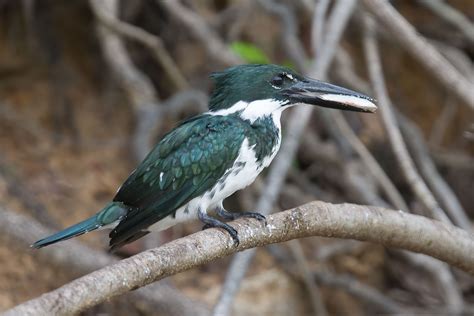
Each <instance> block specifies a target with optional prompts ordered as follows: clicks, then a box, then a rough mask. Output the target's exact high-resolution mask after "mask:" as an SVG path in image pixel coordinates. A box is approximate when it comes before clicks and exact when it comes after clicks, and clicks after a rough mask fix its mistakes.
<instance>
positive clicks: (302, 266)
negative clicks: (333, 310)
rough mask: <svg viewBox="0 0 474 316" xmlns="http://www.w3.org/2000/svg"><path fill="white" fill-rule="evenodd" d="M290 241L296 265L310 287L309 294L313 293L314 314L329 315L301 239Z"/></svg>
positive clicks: (306, 284) (307, 286)
mask: <svg viewBox="0 0 474 316" xmlns="http://www.w3.org/2000/svg"><path fill="white" fill-rule="evenodd" d="M288 243H289V246H290V250H291V253H292V255H293V257H294V258H295V259H296V267H297V270H299V274H300V277H301V278H302V279H303V282H304V284H305V286H306V288H307V289H308V292H309V294H310V295H311V296H310V298H311V304H312V307H313V312H314V315H317V316H327V315H328V311H327V310H326V306H325V305H324V301H323V299H322V295H321V290H320V289H319V285H318V284H317V283H316V282H314V279H313V275H312V273H311V269H310V268H309V264H308V261H307V259H306V256H305V254H304V251H303V247H302V246H301V243H300V242H299V240H290V241H289V242H288Z"/></svg>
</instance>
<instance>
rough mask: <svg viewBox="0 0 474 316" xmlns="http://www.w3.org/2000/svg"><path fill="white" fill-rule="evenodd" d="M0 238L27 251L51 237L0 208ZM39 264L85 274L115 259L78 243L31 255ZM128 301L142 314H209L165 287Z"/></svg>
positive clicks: (154, 286)
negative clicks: (40, 262) (35, 255)
mask: <svg viewBox="0 0 474 316" xmlns="http://www.w3.org/2000/svg"><path fill="white" fill-rule="evenodd" d="M0 231H1V232H2V234H1V235H0V238H4V239H7V240H10V242H11V243H12V244H14V245H15V247H18V249H23V250H25V251H34V250H30V248H29V247H30V245H31V243H32V242H33V241H35V240H38V239H40V238H42V237H44V236H48V235H51V233H52V230H50V229H48V228H46V227H44V226H43V225H41V224H40V223H38V222H37V221H36V220H34V219H33V218H29V217H25V216H23V215H20V214H17V213H14V212H12V211H9V210H7V209H5V208H3V207H1V206H0ZM35 253H36V254H37V255H38V257H39V258H41V260H44V262H49V263H52V264H54V265H55V266H58V267H65V268H66V269H68V271H71V274H75V275H78V274H85V273H90V272H91V271H94V270H98V269H101V268H103V267H104V266H108V265H112V264H115V263H117V262H119V261H118V260H117V258H115V257H113V256H111V255H108V254H106V253H104V252H103V251H99V250H96V249H93V248H91V247H88V246H86V245H84V244H82V243H81V242H79V241H78V240H69V241H67V242H64V243H60V244H57V245H56V246H54V247H48V248H44V249H43V250H41V251H35ZM130 295H131V298H132V299H133V300H134V301H135V302H142V304H140V305H141V306H143V307H144V308H145V309H146V310H151V311H153V312H155V313H156V312H160V313H163V314H166V315H207V314H208V313H209V311H208V310H207V309H206V308H205V307H204V306H203V305H202V304H200V303H198V302H195V301H192V300H190V299H189V298H187V297H186V296H185V295H183V294H182V293H181V292H179V291H178V290H176V289H175V288H173V287H171V286H169V285H167V284H159V283H156V284H151V285H150V286H147V287H144V288H141V289H139V290H137V291H134V292H131V293H130Z"/></svg>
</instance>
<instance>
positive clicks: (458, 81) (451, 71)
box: [363, 0, 474, 108]
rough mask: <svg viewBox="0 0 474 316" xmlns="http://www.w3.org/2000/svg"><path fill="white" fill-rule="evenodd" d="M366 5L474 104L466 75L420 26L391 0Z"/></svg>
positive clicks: (439, 76)
mask: <svg viewBox="0 0 474 316" xmlns="http://www.w3.org/2000/svg"><path fill="white" fill-rule="evenodd" d="M363 3H364V4H365V7H366V8H367V9H368V10H369V11H370V12H371V13H372V14H373V15H374V16H376V17H377V20H378V21H379V22H380V23H381V24H383V25H385V26H386V27H387V28H388V29H389V30H391V31H392V34H393V35H394V36H395V38H397V39H398V41H399V42H400V43H401V44H402V45H403V46H404V47H405V48H406V49H407V51H408V52H409V53H410V54H411V55H412V56H413V57H414V58H415V59H416V60H418V61H419V62H420V64H422V65H423V66H425V67H426V69H427V70H429V71H430V72H431V73H432V74H433V76H434V77H435V78H437V79H438V80H439V81H440V82H441V83H443V84H444V85H445V86H446V88H448V90H449V91H452V92H454V93H455V94H456V95H457V96H458V97H459V98H460V99H462V100H464V102H466V104H467V105H468V106H470V107H471V108H474V89H472V83H470V82H469V81H468V80H467V79H466V78H465V77H464V76H462V75H461V74H460V73H459V72H458V71H457V70H456V68H454V67H453V66H452V65H451V64H450V63H449V62H448V61H447V60H446V59H445V58H444V57H443V56H442V55H441V54H440V53H439V52H438V51H437V50H436V48H434V47H433V46H432V45H431V44H429V43H428V42H427V41H426V39H424V38H423V37H421V36H420V35H419V34H418V33H417V31H416V29H415V28H414V27H413V26H412V25H411V24H410V23H408V22H407V21H406V20H405V19H404V18H403V16H401V15H400V13H398V12H397V11H396V10H395V9H394V8H393V7H392V6H391V5H390V3H388V1H385V0H383V1H382V0H363Z"/></svg>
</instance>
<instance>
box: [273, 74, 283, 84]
mask: <svg viewBox="0 0 474 316" xmlns="http://www.w3.org/2000/svg"><path fill="white" fill-rule="evenodd" d="M283 81H284V78H283V76H282V75H276V76H275V77H273V78H272V80H271V81H270V83H271V84H272V86H274V87H280V86H281V85H282V84H283Z"/></svg>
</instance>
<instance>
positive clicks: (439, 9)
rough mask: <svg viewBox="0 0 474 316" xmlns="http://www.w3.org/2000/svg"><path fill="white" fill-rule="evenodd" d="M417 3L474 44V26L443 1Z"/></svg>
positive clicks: (430, 0) (431, 0)
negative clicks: (453, 27)
mask: <svg viewBox="0 0 474 316" xmlns="http://www.w3.org/2000/svg"><path fill="white" fill-rule="evenodd" d="M418 2H419V3H421V4H422V5H423V6H425V7H426V8H428V9H430V10H431V12H433V13H434V14H436V15H437V16H439V17H440V18H441V19H443V20H445V21H446V22H448V23H450V24H451V25H454V26H455V27H456V28H457V29H458V30H459V31H460V32H461V33H463V34H464V36H465V37H466V38H467V39H468V40H469V41H471V43H474V24H472V22H471V21H469V19H468V18H466V17H465V16H464V14H462V13H461V12H459V11H458V10H456V9H454V8H453V7H452V6H450V5H449V4H448V3H446V2H445V1H441V0H420V1H418Z"/></svg>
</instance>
